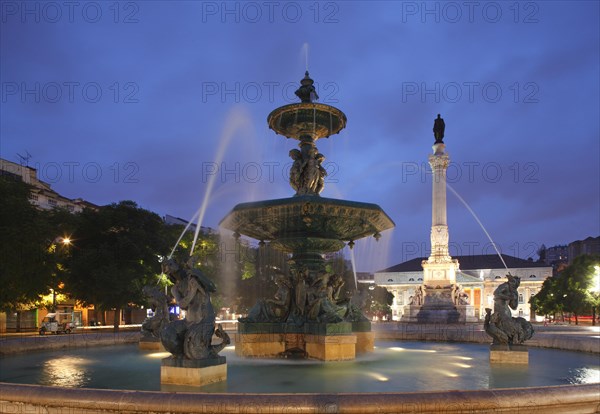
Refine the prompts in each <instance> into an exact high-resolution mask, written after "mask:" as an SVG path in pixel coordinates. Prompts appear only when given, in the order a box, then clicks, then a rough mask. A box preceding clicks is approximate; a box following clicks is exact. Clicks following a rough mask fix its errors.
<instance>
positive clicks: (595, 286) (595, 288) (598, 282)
mask: <svg viewBox="0 0 600 414" xmlns="http://www.w3.org/2000/svg"><path fill="white" fill-rule="evenodd" d="M594 270H595V271H596V272H595V273H594V278H593V279H592V288H591V289H590V292H594V293H600V266H594Z"/></svg>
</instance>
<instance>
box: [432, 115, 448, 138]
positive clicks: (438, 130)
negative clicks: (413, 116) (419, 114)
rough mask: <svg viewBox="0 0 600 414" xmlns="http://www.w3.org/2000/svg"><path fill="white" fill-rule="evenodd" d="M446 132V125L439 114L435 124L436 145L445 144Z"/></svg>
mask: <svg viewBox="0 0 600 414" xmlns="http://www.w3.org/2000/svg"><path fill="white" fill-rule="evenodd" d="M445 130H446V123H445V122H444V119H443V118H442V117H441V115H440V114H438V116H437V118H436V119H435V121H434V122H433V136H434V137H435V143H436V144H443V143H444V131H445Z"/></svg>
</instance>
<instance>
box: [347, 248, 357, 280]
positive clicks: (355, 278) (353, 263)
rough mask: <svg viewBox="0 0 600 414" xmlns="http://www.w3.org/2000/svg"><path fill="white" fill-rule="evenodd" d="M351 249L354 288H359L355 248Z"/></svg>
mask: <svg viewBox="0 0 600 414" xmlns="http://www.w3.org/2000/svg"><path fill="white" fill-rule="evenodd" d="M349 250H350V263H352V274H354V289H356V290H358V278H357V277H356V259H355V258H354V249H349Z"/></svg>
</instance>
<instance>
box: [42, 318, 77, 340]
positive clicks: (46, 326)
mask: <svg viewBox="0 0 600 414" xmlns="http://www.w3.org/2000/svg"><path fill="white" fill-rule="evenodd" d="M73 329H75V323H73V314H72V313H49V314H47V315H46V317H45V318H44V320H43V321H42V326H41V327H40V335H44V334H46V333H47V332H51V333H54V334H59V333H66V334H68V333H71V331H72V330H73Z"/></svg>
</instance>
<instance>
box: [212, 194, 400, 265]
mask: <svg viewBox="0 0 600 414" xmlns="http://www.w3.org/2000/svg"><path fill="white" fill-rule="evenodd" d="M220 226H222V227H224V228H226V229H228V230H232V231H234V232H237V233H239V234H243V235H245V236H248V237H252V238H254V239H257V240H264V241H271V242H272V244H273V245H274V247H278V248H279V249H281V250H283V251H286V252H290V253H292V252H301V251H314V252H321V253H328V252H336V251H338V250H340V249H342V248H343V247H344V242H346V241H352V240H358V239H361V238H363V237H368V236H375V237H379V233H380V232H382V231H384V230H388V229H391V228H393V227H394V222H393V221H392V219H390V217H389V216H388V215H387V214H386V213H385V212H384V211H383V210H382V209H381V207H379V206H378V205H376V204H370V203H361V202H356V201H346V200H337V199H332V198H324V197H320V196H312V195H304V196H297V197H290V198H282V199H277V200H265V201H258V202H251V203H241V204H238V205H237V206H235V207H234V208H233V210H232V211H231V212H230V213H229V214H228V215H227V216H226V217H225V218H224V219H223V220H222V221H221V223H220Z"/></svg>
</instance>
